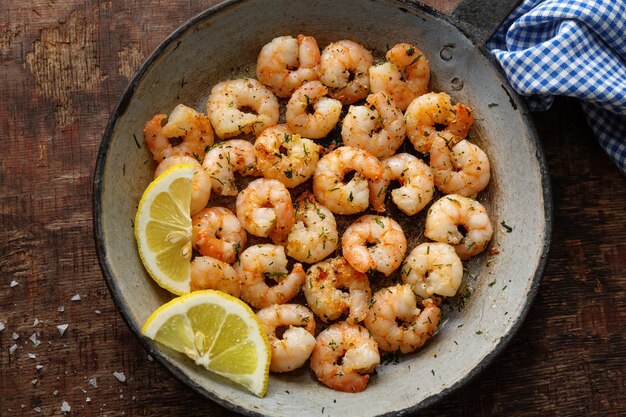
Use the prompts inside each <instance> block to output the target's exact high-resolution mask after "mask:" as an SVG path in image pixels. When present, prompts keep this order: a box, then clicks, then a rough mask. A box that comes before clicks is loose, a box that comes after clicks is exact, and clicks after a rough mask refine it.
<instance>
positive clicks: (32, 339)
mask: <svg viewBox="0 0 626 417" xmlns="http://www.w3.org/2000/svg"><path fill="white" fill-rule="evenodd" d="M29 339H30V341H31V342H33V346H35V347H37V346H39V345H40V344H41V342H40V341H39V339H37V333H33V334H32V335H31V336H30V337H29Z"/></svg>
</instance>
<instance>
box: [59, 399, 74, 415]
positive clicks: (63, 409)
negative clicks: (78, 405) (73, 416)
mask: <svg viewBox="0 0 626 417" xmlns="http://www.w3.org/2000/svg"><path fill="white" fill-rule="evenodd" d="M70 411H72V407H70V405H69V404H68V403H67V401H63V404H61V412H62V413H69V412H70Z"/></svg>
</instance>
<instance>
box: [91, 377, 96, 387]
mask: <svg viewBox="0 0 626 417" xmlns="http://www.w3.org/2000/svg"><path fill="white" fill-rule="evenodd" d="M89 384H90V385H91V386H92V387H94V388H98V381H97V380H96V378H95V377H94V378H91V379H90V380H89Z"/></svg>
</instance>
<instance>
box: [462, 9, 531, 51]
mask: <svg viewBox="0 0 626 417" xmlns="http://www.w3.org/2000/svg"><path fill="white" fill-rule="evenodd" d="M520 3H521V0H461V1H460V2H459V4H458V5H457V7H456V8H455V9H454V10H453V11H452V13H451V16H452V17H453V18H455V19H456V20H457V21H458V22H457V24H458V25H459V26H461V27H462V28H463V29H465V30H466V31H468V32H469V33H470V34H471V35H472V36H473V37H474V38H475V39H476V40H477V41H479V42H481V43H483V44H484V43H486V42H487V41H488V40H489V38H490V37H491V35H493V34H494V32H495V31H496V29H498V27H499V26H500V25H501V24H502V22H504V19H506V17H507V16H508V15H509V14H510V13H511V12H512V11H513V9H514V8H515V7H516V6H517V5H518V4H520Z"/></svg>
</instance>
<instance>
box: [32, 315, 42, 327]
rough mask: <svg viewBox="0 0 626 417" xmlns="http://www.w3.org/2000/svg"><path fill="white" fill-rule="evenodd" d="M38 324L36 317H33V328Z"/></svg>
mask: <svg viewBox="0 0 626 417" xmlns="http://www.w3.org/2000/svg"><path fill="white" fill-rule="evenodd" d="M39 323H41V322H40V321H39V319H38V318H37V317H35V321H33V327H35V326H37V325H38V324H39Z"/></svg>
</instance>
